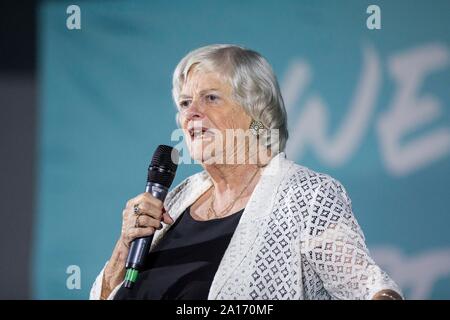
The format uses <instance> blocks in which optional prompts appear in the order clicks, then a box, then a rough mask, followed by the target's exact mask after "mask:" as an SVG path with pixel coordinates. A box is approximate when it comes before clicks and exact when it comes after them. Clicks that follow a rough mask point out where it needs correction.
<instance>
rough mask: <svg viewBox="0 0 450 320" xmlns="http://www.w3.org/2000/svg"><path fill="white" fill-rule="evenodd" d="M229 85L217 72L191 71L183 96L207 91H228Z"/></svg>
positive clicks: (182, 91)
mask: <svg viewBox="0 0 450 320" xmlns="http://www.w3.org/2000/svg"><path fill="white" fill-rule="evenodd" d="M228 89H229V85H228V83H227V82H226V81H225V80H224V79H223V76H221V75H220V74H219V73H217V72H212V71H206V72H205V71H202V70H199V69H194V70H193V71H189V73H188V76H187V79H186V81H185V83H184V85H183V87H182V89H181V94H180V96H181V95H192V94H195V93H199V92H201V91H205V90H217V91H228Z"/></svg>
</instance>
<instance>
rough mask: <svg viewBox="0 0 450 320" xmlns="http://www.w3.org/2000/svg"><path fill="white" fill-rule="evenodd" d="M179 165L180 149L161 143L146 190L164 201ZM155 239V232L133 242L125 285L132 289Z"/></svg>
mask: <svg viewBox="0 0 450 320" xmlns="http://www.w3.org/2000/svg"><path fill="white" fill-rule="evenodd" d="M177 167H178V150H177V149H174V148H172V147H170V146H166V145H159V146H158V147H157V148H156V150H155V152H154V154H153V158H152V161H151V163H150V166H149V167H148V175H147V185H146V186H145V192H150V193H151V194H152V195H153V196H154V197H155V198H157V199H159V200H161V201H163V202H164V199H165V198H166V195H167V193H168V191H169V188H170V185H171V184H172V182H173V179H174V178H175V173H176V171H177ZM152 240H153V234H152V235H150V236H148V237H142V238H136V239H134V240H133V241H132V242H131V245H130V251H129V252H128V257H127V262H126V264H125V268H126V269H127V272H126V274H125V282H124V287H125V288H128V289H131V288H133V285H134V283H135V282H136V279H137V277H138V274H139V271H140V270H141V269H142V267H143V265H144V261H145V258H146V256H147V253H148V252H149V250H150V245H151V243H152Z"/></svg>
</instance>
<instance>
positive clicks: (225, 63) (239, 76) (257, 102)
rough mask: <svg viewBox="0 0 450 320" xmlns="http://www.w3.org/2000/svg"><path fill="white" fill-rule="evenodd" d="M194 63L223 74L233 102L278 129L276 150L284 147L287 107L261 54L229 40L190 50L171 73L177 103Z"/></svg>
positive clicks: (194, 66)
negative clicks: (230, 90) (228, 42)
mask: <svg viewBox="0 0 450 320" xmlns="http://www.w3.org/2000/svg"><path fill="white" fill-rule="evenodd" d="M197 66H198V67H201V68H205V69H206V70H208V71H212V72H219V73H220V74H221V75H223V76H224V77H225V79H226V80H227V81H229V84H230V85H231V87H232V92H233V98H234V100H235V102H237V103H238V104H239V105H240V106H242V107H243V108H244V110H245V112H246V113H247V114H248V115H250V117H252V118H253V119H255V120H257V121H261V122H262V123H263V125H264V126H265V127H266V128H268V129H278V130H279V141H278V143H279V145H278V150H279V151H284V149H285V147H286V142H287V139H288V137H289V134H288V128H287V116H286V109H285V107H284V102H283V97H282V96H281V90H280V87H279V85H278V81H277V78H276V76H275V74H274V72H273V70H272V67H271V66H270V64H269V63H268V62H267V60H266V59H265V58H264V57H262V56H261V55H260V54H259V53H258V52H256V51H253V50H249V49H246V48H243V47H240V46H236V45H230V44H213V45H209V46H205V47H201V48H199V49H196V50H193V51H191V52H189V53H188V54H187V55H186V56H185V57H184V58H183V59H182V60H181V61H180V62H179V63H178V66H177V67H176V69H175V71H174V73H173V82H172V85H173V87H172V96H173V99H174V101H175V104H176V105H177V104H178V98H179V95H180V92H181V89H182V87H183V85H184V84H185V81H186V79H187V76H188V73H189V71H190V70H191V69H193V68H196V67H197ZM266 146H268V147H269V146H270V145H266ZM272 147H273V146H272Z"/></svg>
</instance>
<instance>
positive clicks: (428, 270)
mask: <svg viewBox="0 0 450 320" xmlns="http://www.w3.org/2000/svg"><path fill="white" fill-rule="evenodd" d="M370 252H371V253H372V255H373V257H374V260H375V261H376V262H377V263H378V264H379V265H380V266H382V267H383V268H385V269H386V270H387V271H388V272H389V275H390V276H392V278H393V279H395V282H396V283H397V284H398V286H399V287H400V288H402V290H405V289H410V293H409V294H408V295H407V296H406V298H407V299H415V300H416V299H418V300H422V299H429V298H431V293H432V290H433V286H434V285H435V284H436V283H437V282H439V280H442V279H443V278H445V277H448V276H450V248H445V249H433V250H429V251H426V252H424V253H421V254H418V255H416V256H414V257H406V256H405V255H404V254H403V253H402V252H401V251H400V248H396V247H384V246H383V247H376V248H373V249H371V250H370Z"/></svg>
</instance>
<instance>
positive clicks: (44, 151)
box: [31, 0, 450, 299]
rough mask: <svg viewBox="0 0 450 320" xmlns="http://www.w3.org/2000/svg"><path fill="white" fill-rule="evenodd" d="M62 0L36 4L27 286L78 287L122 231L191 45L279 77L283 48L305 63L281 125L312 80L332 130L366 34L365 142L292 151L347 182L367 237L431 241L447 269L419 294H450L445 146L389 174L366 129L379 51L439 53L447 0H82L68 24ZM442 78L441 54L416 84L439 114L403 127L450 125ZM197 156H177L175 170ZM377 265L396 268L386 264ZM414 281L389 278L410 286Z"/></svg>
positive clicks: (384, 99)
mask: <svg viewBox="0 0 450 320" xmlns="http://www.w3.org/2000/svg"><path fill="white" fill-rule="evenodd" d="M70 4H73V3H72V2H67V1H54V2H46V3H44V4H43V5H42V6H41V8H40V12H39V72H40V75H39V77H40V83H41V87H40V113H39V137H38V139H39V148H38V152H39V164H38V172H39V176H38V182H37V190H38V195H37V208H38V209H37V216H36V222H35V232H34V233H35V242H34V243H35V247H34V258H33V259H34V260H33V261H34V264H33V266H32V270H31V272H32V277H33V296H34V298H38V299H86V298H87V297H88V293H89V289H90V286H91V284H92V282H93V280H94V279H95V276H96V275H97V273H98V272H99V271H100V269H101V268H102V267H103V265H104V263H105V261H106V260H107V259H108V258H109V256H110V254H111V251H112V249H113V247H114V244H115V241H116V240H117V238H118V236H119V232H120V224H121V211H122V208H123V206H124V205H125V203H126V201H127V200H128V199H129V198H131V197H134V196H135V195H136V194H138V193H141V192H142V191H143V187H144V183H145V170H146V167H147V165H148V163H149V160H150V157H151V155H152V152H153V150H154V148H155V147H156V146H157V145H158V144H163V143H165V144H174V142H171V141H170V135H171V133H172V130H174V129H175V128H176V123H175V107H174V104H173V102H172V100H171V76H172V72H173V70H174V68H175V66H176V64H177V63H178V61H179V60H180V59H181V58H182V57H183V56H184V55H185V54H187V53H188V52H189V51H190V50H192V49H195V48H198V47H200V46H203V45H207V44H211V43H234V44H239V45H243V46H246V47H249V48H252V49H254V50H256V51H258V52H260V53H261V54H262V55H264V56H265V57H266V58H267V60H268V61H269V62H270V63H271V64H272V66H273V68H274V70H275V73H276V74H277V76H278V78H279V80H280V82H281V83H283V81H282V80H283V79H284V77H285V76H286V74H287V72H288V70H289V67H290V63H291V62H292V61H293V60H295V59H301V60H302V61H305V62H307V63H308V65H309V66H310V68H311V69H312V70H313V75H312V78H311V80H310V82H309V83H308V85H307V86H306V87H305V88H304V90H303V92H302V94H301V97H300V99H298V101H296V103H295V105H293V106H291V107H290V109H289V114H288V116H289V119H290V121H291V123H290V128H289V129H290V132H291V134H292V133H293V132H295V130H296V127H295V122H293V121H292V120H294V119H297V117H298V116H299V114H301V112H302V110H303V107H304V103H305V101H307V100H308V97H310V96H312V95H313V94H320V97H321V98H322V99H323V100H324V101H325V102H326V107H327V111H328V115H329V124H328V127H327V135H329V136H330V137H332V136H333V135H334V134H335V132H336V130H337V129H338V128H339V126H340V124H341V121H342V120H343V118H344V117H345V115H346V113H347V112H348V107H349V105H350V100H351V97H352V96H353V94H354V90H355V88H356V86H357V82H358V79H359V77H360V72H361V68H362V65H363V53H362V52H363V50H362V48H363V47H364V46H367V45H368V46H371V47H372V48H374V50H375V51H376V52H377V55H378V58H379V62H380V67H379V72H380V75H381V84H380V87H379V90H378V91H377V94H376V96H377V98H376V105H375V109H374V112H373V115H372V116H371V118H370V121H369V124H368V126H367V128H366V130H365V133H364V136H363V138H362V142H361V143H360V144H359V146H358V148H356V150H355V152H353V153H352V156H351V157H350V159H349V160H348V161H346V162H345V163H344V164H342V165H340V166H337V167H332V166H329V165H328V164H327V163H325V162H323V161H322V160H321V159H320V157H318V156H317V154H316V153H315V152H314V148H313V146H311V145H310V146H308V147H307V148H306V149H305V152H304V153H303V154H301V155H298V154H294V155H289V154H288V156H290V157H291V158H292V159H294V160H296V161H297V162H298V163H300V164H302V165H305V166H308V167H310V168H312V169H314V170H316V171H321V172H326V173H329V174H330V175H332V176H334V177H336V178H337V179H339V180H340V181H341V182H342V183H343V184H344V185H345V187H346V189H347V191H348V192H349V194H350V196H351V198H352V200H353V209H354V212H355V215H356V217H357V219H358V221H359V223H360V224H361V226H362V228H363V230H364V233H365V235H366V238H367V243H368V245H369V248H371V249H372V248H374V250H375V251H376V250H377V248H395V250H398V251H399V252H401V253H402V255H404V260H403V263H404V264H403V266H404V267H405V268H407V267H408V265H409V266H410V267H411V266H413V265H416V264H415V262H414V261H415V260H414V259H415V257H416V258H417V257H422V256H425V258H426V257H427V253H429V252H435V251H436V250H437V251H439V252H441V253H440V257H441V259H442V260H432V258H431V257H429V258H426V259H428V260H427V261H428V263H429V264H424V266H427V265H434V264H435V263H442V268H443V269H444V270H443V271H442V274H441V275H440V276H439V278H437V279H436V281H435V282H433V284H432V288H431V289H430V290H428V291H427V292H426V294H423V295H422V297H423V298H435V299H436V298H443V299H448V298H450V283H449V280H450V235H449V231H448V230H449V228H448V227H449V224H450V216H449V209H448V199H449V196H450V192H449V190H450V181H449V178H450V162H449V159H450V158H449V154H448V153H447V154H446V155H443V156H442V157H440V158H439V159H437V160H436V161H433V162H430V163H429V164H427V165H426V166H423V167H422V168H420V169H418V170H416V171H414V172H411V173H409V174H407V175H404V176H396V175H393V174H392V173H391V172H389V170H387V169H386V166H385V165H384V163H383V160H382V159H383V158H382V157H383V156H382V155H381V151H380V140H379V138H378V136H377V133H376V122H377V121H378V119H379V117H380V115H381V114H382V112H384V111H386V110H387V109H388V107H389V105H390V103H391V102H392V99H393V97H394V96H395V94H396V92H397V88H396V85H395V82H394V80H393V78H392V76H391V74H390V73H389V70H388V61H389V57H391V56H392V55H394V54H397V53H401V52H404V51H405V50H409V49H411V48H415V47H417V46H421V45H426V44H430V43H434V44H436V43H437V44H439V45H441V46H443V47H444V48H446V50H447V54H448V53H449V34H450V33H449V31H450V19H449V18H450V17H449V12H450V2H449V1H433V2H429V1H406V0H404V1H400V0H398V1H357V0H355V1H323V0H322V1H226V2H225V1H222V2H220V1H79V2H78V3H77V4H78V5H79V6H80V8H81V25H82V28H81V30H68V29H67V28H66V19H67V16H68V15H67V14H66V8H67V6H68V5H70ZM370 4H377V5H379V6H380V8H381V18H382V29H381V30H368V29H367V27H366V19H367V17H368V14H367V13H366V8H367V6H368V5H370ZM449 80H450V69H449V65H448V64H447V65H446V66H444V67H442V68H441V69H439V70H437V71H433V72H432V73H430V74H429V75H428V76H427V77H426V78H425V80H424V84H423V85H422V86H421V88H420V91H419V92H418V94H425V93H427V94H432V95H433V96H434V97H435V98H436V99H438V100H439V101H440V103H441V109H442V110H441V114H440V116H439V118H438V119H437V120H434V121H430V123H429V125H427V126H425V127H423V128H422V127H421V128H419V129H418V130H416V131H414V132H412V134H411V135H408V136H407V139H413V138H414V137H415V135H420V134H423V133H424V132H426V131H427V130H433V129H436V128H442V127H444V128H449V127H450V118H449V117H450V112H449V106H450V90H449V86H448V85H449ZM199 170H200V167H199V166H197V165H184V166H181V167H180V168H179V172H178V174H177V177H176V180H175V182H174V183H175V184H176V183H178V182H180V181H181V180H182V179H184V178H185V177H187V176H189V175H191V174H193V173H195V172H197V171H199ZM380 257H381V258H380V262H381V261H383V259H382V255H380ZM426 259H425V260H426ZM377 260H378V259H377ZM417 261H418V260H416V262H417ZM437 261H444V262H437ZM381 264H382V263H381ZM69 265H77V266H79V267H80V270H81V289H80V290H69V289H68V288H67V287H66V280H67V277H68V274H66V268H67V267H68V266H69ZM417 265H418V266H419V267H417V268H413V267H411V270H413V271H411V272H412V273H414V272H415V277H412V278H420V277H422V276H424V274H426V273H427V270H428V268H426V267H423V266H422V265H421V264H420V263H418V264H417ZM420 266H422V267H420ZM397 268H398V269H400V270H404V269H403V267H399V265H397ZM386 269H387V270H388V271H389V272H393V271H395V270H393V269H390V268H389V265H386ZM414 270H415V271H414ZM391 274H392V276H393V277H394V279H395V280H398V279H397V278H396V277H395V276H394V274H401V271H400V273H398V271H397V272H394V273H391ZM400 277H401V276H399V278H400ZM408 281H409V282H408ZM413 281H414V279H412V280H405V282H403V281H402V280H401V279H400V281H399V282H400V283H402V288H403V290H404V292H405V294H406V295H407V297H408V295H410V294H412V293H411V292H412V288H413V286H414V285H415V283H413ZM412 297H413V298H414V297H420V296H416V295H412Z"/></svg>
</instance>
